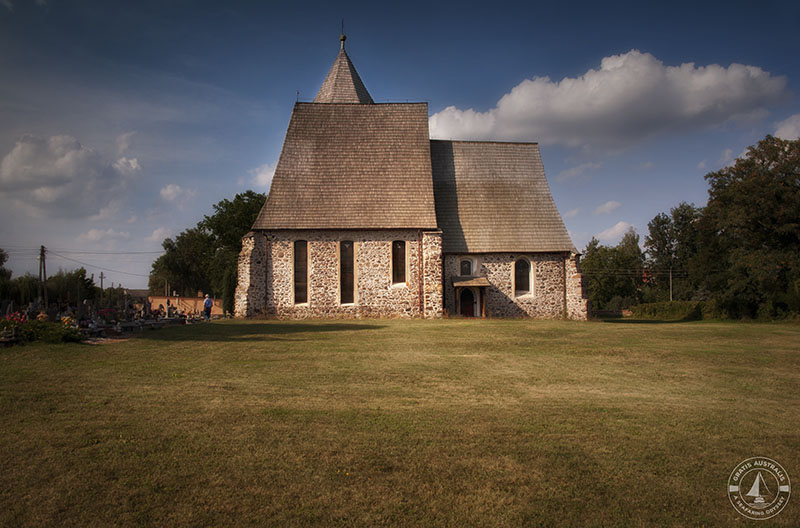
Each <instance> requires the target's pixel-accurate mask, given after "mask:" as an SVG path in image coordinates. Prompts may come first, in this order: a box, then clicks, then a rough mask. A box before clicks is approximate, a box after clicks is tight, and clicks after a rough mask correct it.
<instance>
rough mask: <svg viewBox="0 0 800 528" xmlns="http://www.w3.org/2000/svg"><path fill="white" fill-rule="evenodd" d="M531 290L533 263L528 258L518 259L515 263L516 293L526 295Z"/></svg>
mask: <svg viewBox="0 0 800 528" xmlns="http://www.w3.org/2000/svg"><path fill="white" fill-rule="evenodd" d="M530 291H531V263H530V262H529V261H528V259H524V258H521V259H517V261H516V262H515V263H514V295H517V296H519V295H525V294H526V293H530Z"/></svg>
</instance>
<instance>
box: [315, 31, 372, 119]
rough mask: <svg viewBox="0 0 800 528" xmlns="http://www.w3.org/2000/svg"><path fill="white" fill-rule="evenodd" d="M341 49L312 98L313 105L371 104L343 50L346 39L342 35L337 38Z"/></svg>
mask: <svg viewBox="0 0 800 528" xmlns="http://www.w3.org/2000/svg"><path fill="white" fill-rule="evenodd" d="M339 40H340V41H341V48H340V49H339V55H337V56H336V60H335V61H333V66H331V69H330V71H329V72H328V76H327V77H326V78H325V82H323V83H322V87H321V88H320V89H319V93H317V96H316V97H315V98H314V102H315V103H361V104H373V103H374V101H373V100H372V97H370V95H369V92H368V91H367V88H366V87H365V86H364V83H363V82H362V81H361V77H359V76H358V72H356V68H355V66H353V63H352V62H350V57H348V56H347V52H346V51H345V50H344V41H345V40H347V37H346V36H345V34H344V33H342V34H341V35H340V36H339Z"/></svg>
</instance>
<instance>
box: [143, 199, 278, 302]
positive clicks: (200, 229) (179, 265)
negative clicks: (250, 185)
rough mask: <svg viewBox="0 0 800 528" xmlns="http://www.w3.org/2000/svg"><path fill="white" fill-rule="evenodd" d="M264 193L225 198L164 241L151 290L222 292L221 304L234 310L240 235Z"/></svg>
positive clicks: (150, 282) (257, 210)
mask: <svg viewBox="0 0 800 528" xmlns="http://www.w3.org/2000/svg"><path fill="white" fill-rule="evenodd" d="M265 200H266V195H264V194H261V193H257V192H254V191H245V192H243V193H240V194H237V195H236V196H235V197H234V198H233V200H228V199H224V200H222V201H220V202H218V203H217V204H215V205H214V206H213V207H214V214H212V215H210V216H205V217H204V218H203V220H201V221H200V222H199V223H198V224H197V226H196V227H194V228H190V229H187V230H185V231H183V232H182V233H181V234H180V235H178V236H177V237H175V239H174V240H172V239H169V238H168V239H166V240H164V243H163V247H164V250H165V252H164V254H163V255H161V256H160V257H159V258H158V259H156V260H155V262H153V266H152V270H151V272H150V281H149V287H150V291H151V292H152V293H161V292H163V291H164V287H165V284H167V283H168V284H169V286H170V290H171V291H178V292H179V293H180V294H182V295H196V294H197V292H198V291H200V290H202V291H204V292H209V293H211V294H212V295H214V296H219V295H222V297H223V306H225V307H226V309H229V310H230V311H232V310H233V296H234V292H235V289H236V273H237V263H238V256H239V252H240V251H241V249H242V237H243V236H244V235H245V234H247V232H248V231H249V230H250V228H251V227H252V225H253V222H255V220H256V217H257V216H258V213H259V211H260V210H261V207H262V206H263V205H264V201H265Z"/></svg>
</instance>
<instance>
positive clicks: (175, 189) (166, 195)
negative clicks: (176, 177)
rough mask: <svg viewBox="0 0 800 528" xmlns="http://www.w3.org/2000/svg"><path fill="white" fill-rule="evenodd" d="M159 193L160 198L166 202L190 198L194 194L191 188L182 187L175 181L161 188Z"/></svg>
mask: <svg viewBox="0 0 800 528" xmlns="http://www.w3.org/2000/svg"><path fill="white" fill-rule="evenodd" d="M159 195H160V196H161V199H162V200H164V201H167V202H178V201H181V202H182V201H183V200H186V199H189V198H192V197H193V196H194V191H193V190H191V189H184V188H183V187H181V186H180V185H178V184H176V183H170V184H167V185H165V186H164V187H162V188H161V191H159Z"/></svg>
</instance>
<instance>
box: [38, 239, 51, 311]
mask: <svg viewBox="0 0 800 528" xmlns="http://www.w3.org/2000/svg"><path fill="white" fill-rule="evenodd" d="M45 255H47V248H46V247H44V246H41V247H40V248H39V282H40V284H41V288H42V289H43V290H44V308H45V310H47V306H48V304H49V303H48V302H47V260H46V256H45Z"/></svg>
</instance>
